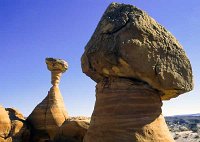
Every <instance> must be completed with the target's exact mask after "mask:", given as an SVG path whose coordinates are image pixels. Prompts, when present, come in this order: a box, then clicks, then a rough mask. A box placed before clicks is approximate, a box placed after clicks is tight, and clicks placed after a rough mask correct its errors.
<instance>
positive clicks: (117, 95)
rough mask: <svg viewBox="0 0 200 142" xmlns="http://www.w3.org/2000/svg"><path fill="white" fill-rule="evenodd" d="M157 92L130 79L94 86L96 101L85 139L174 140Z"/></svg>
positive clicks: (89, 141) (115, 141)
mask: <svg viewBox="0 0 200 142" xmlns="http://www.w3.org/2000/svg"><path fill="white" fill-rule="evenodd" d="M161 106H162V102H161V98H160V94H159V92H158V91H156V90H155V89H152V88H151V87H150V86H149V85H147V84H144V83H142V82H134V81H131V80H129V79H119V78H115V79H109V80H106V79H105V80H104V81H101V82H99V83H98V84H97V86H96V103H95V109H94V111H93V114H92V118H91V123H90V127H89V129H88V132H87V134H86V136H85V138H84V141H85V142H93V141H94V140H95V142H102V141H103V142H173V138H172V136H171V134H170V133H169V130H168V128H167V125H166V123H165V121H164V117H163V116H162V114H161V113H162V110H161Z"/></svg>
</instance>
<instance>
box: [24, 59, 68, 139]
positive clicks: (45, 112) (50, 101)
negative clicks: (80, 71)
mask: <svg viewBox="0 0 200 142" xmlns="http://www.w3.org/2000/svg"><path fill="white" fill-rule="evenodd" d="M46 64H47V67H48V69H49V70H50V71H51V78H52V80H51V83H52V85H53V86H52V87H51V89H50V91H49V92H48V95H47V96H46V98H45V99H44V100H43V101H42V102H41V103H40V104H38V105H37V106H36V108H35V109H34V110H33V112H32V113H31V114H30V115H29V117H28V118H27V121H28V122H29V123H30V124H31V126H32V128H33V131H34V132H33V135H34V136H33V137H34V138H33V139H35V140H34V141H39V140H53V138H54V136H55V135H56V133H57V132H58V130H59V127H60V126H61V125H62V124H63V123H64V122H65V120H66V119H67V118H68V113H67V111H66V108H65V105H64V101H63V98H62V95H61V93H60V89H59V87H58V85H59V82H60V77H61V75H62V73H63V72H65V71H66V70H67V68H68V65H67V62H65V61H64V60H61V59H54V58H47V59H46Z"/></svg>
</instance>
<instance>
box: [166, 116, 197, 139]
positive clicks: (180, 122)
mask: <svg viewBox="0 0 200 142" xmlns="http://www.w3.org/2000/svg"><path fill="white" fill-rule="evenodd" d="M165 119H166V122H167V125H168V127H169V129H170V132H171V133H172V135H173V137H174V139H175V140H176V142H200V114H195V115H179V116H169V117H165Z"/></svg>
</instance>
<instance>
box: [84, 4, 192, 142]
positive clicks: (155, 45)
mask: <svg viewBox="0 0 200 142" xmlns="http://www.w3.org/2000/svg"><path fill="white" fill-rule="evenodd" d="M81 61H82V70H83V72H84V73H85V74H86V75H88V76H89V77H91V79H93V80H94V81H96V82H97V85H96V103H95V107H94V111H93V114H92V117H91V124H90V127H89V129H88V131H87V133H86V136H85V138H84V142H94V141H95V142H122V141H124V142H173V141H174V140H173V138H172V136H171V134H170V132H169V130H168V128H167V125H166V123H165V121H164V117H163V115H162V109H161V107H162V100H169V99H171V98H175V97H177V96H179V95H180V94H183V93H185V92H188V91H190V90H192V89H193V80H192V68H191V65H190V62H189V59H188V58H187V56H186V54H185V52H184V50H183V48H182V46H181V45H180V44H179V42H178V41H177V40H176V39H175V37H174V36H173V35H172V34H171V33H170V32H168V31H167V30H166V29H165V28H164V27H163V26H161V25H160V24H158V23H157V22H156V21H155V20H154V19H153V18H151V17H150V16H148V15H147V14H146V13H145V12H144V11H142V10H140V9H138V8H136V7H134V6H132V5H126V4H118V3H112V4H110V6H109V7H108V8H107V10H106V11H105V13H104V14H103V16H102V18H101V20H100V22H99V24H98V26H97V28H96V30H95V32H94V34H93V35H92V37H91V39H90V41H89V42H88V44H87V45H86V47H85V52H84V54H83V55H82V59H81Z"/></svg>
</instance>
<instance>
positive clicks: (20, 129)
mask: <svg viewBox="0 0 200 142" xmlns="http://www.w3.org/2000/svg"><path fill="white" fill-rule="evenodd" d="M27 131H28V129H27V125H26V124H25V119H24V116H23V115H22V114H21V113H20V112H19V111H18V110H16V109H14V108H3V107H2V106H0V142H18V141H20V142H26V141H24V135H25V134H26V133H25V132H27Z"/></svg>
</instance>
